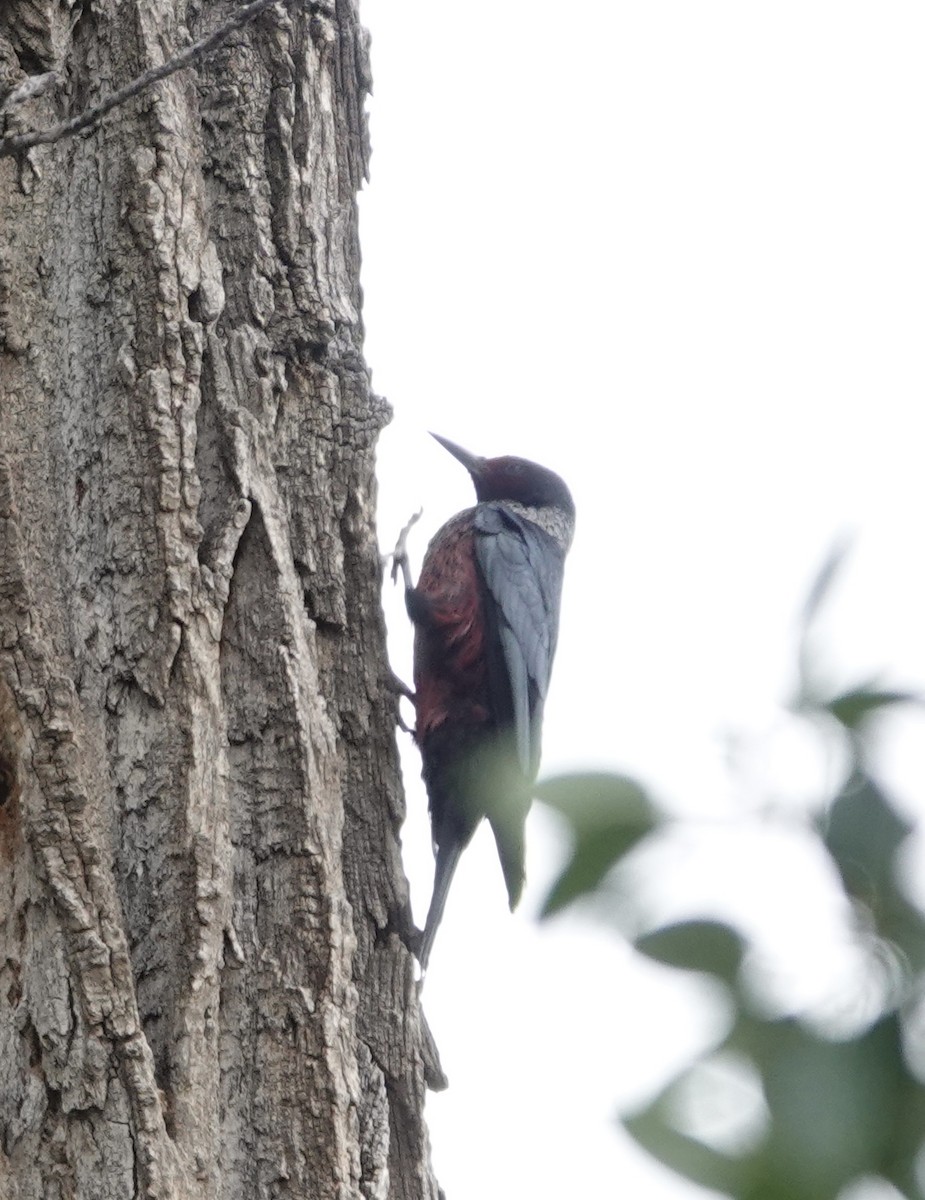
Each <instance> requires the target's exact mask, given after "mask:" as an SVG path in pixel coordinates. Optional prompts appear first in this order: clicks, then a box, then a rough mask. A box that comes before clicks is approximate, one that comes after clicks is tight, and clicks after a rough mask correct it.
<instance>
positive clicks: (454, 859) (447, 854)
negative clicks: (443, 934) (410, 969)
mask: <svg viewBox="0 0 925 1200" xmlns="http://www.w3.org/2000/svg"><path fill="white" fill-rule="evenodd" d="M462 851H463V848H462V846H461V845H460V844H459V843H458V842H457V841H456V840H455V839H453V840H452V841H449V840H448V843H447V844H445V845H443V846H441V847H440V848H439V849H438V850H437V866H436V870H435V871H434V894H433V895H432V896H431V899H430V908H429V909H428V910H427V921H426V922H425V924H424V933H423V936H422V937H421V946H420V949H419V951H418V960H419V962H420V964H421V970H422V971H426V970H427V960H428V959H429V958H430V951H431V947H432V946H433V944H434V936H435V935H436V932H437V927H438V926H439V924H440V920H441V918H442V917H443V909H444V907H445V906H446V898H447V894H448V893H449V890H450V884H451V883H452V882H453V876H454V875H455V873H456V866H457V864H458V862H459V857H460V855H461V854H462Z"/></svg>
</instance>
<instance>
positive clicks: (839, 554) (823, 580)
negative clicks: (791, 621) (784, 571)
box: [800, 535, 854, 635]
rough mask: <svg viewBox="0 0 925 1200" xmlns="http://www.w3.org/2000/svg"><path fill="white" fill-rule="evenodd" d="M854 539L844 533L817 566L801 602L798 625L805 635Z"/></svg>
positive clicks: (830, 588)
mask: <svg viewBox="0 0 925 1200" xmlns="http://www.w3.org/2000/svg"><path fill="white" fill-rule="evenodd" d="M853 540H854V539H853V538H852V537H851V536H849V535H844V536H842V537H841V538H839V539H838V541H836V542H835V543H834V544H833V545H832V547H831V549H830V550H829V552H828V554H827V555H826V558H825V561H824V562H823V564H822V566H821V567H820V568H819V572H818V574H817V575H816V578H815V579H814V580H813V582H812V584H811V586H810V589H809V593H808V594H807V597H806V600H805V601H804V603H803V611H802V613H801V614H800V626H801V630H802V632H803V634H804V635H805V634H806V632H807V631H808V629H809V627H810V625H811V624H812V623H813V621H814V620H815V619H816V617H817V615H818V613H819V609H820V608H821V607H822V605H823V603H824V602H825V600H826V598H827V597H828V594H829V592H830V591H831V590H832V585H833V584H834V582H835V580H836V578H837V576H838V573H839V571H840V570H841V569H842V567H843V565H844V563H845V559H846V558H847V557H848V551H849V550H850V549H851V543H852V541H853Z"/></svg>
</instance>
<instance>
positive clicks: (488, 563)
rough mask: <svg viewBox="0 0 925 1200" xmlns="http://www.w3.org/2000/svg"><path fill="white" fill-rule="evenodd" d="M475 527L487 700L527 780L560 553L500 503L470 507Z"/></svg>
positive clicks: (548, 659) (555, 619)
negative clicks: (510, 735) (507, 728)
mask: <svg viewBox="0 0 925 1200" xmlns="http://www.w3.org/2000/svg"><path fill="white" fill-rule="evenodd" d="M475 530H476V558H477V561H478V566H479V570H480V572H481V575H482V578H483V580H484V583H485V594H486V608H487V617H488V623H489V637H488V645H489V648H490V649H489V678H490V688H491V693H492V703H493V707H494V710H495V714H496V717H497V718H498V720H499V721H500V722H501V723H502V724H507V723H508V722H510V724H511V725H512V727H513V732H514V738H515V743H516V747H517V757H518V760H519V763H520V767H521V770H522V771H523V773H524V775H525V776H526V777H527V779H529V780H530V781H531V782H532V780H533V779H534V778H535V777H536V772H537V770H538V769H539V761H540V737H541V731H542V722H543V705H544V704H545V702H546V693H547V691H548V690H549V678H550V674H551V672H552V660H553V656H554V654H555V651H556V637H557V634H558V625H559V597H560V594H561V591H562V572H563V566H564V563H565V554H564V552H563V551H562V549H561V547H560V546H559V545H558V543H557V542H556V541H555V540H554V539H553V538H552V537H550V535H549V534H548V533H546V532H545V530H543V529H540V527H539V526H538V525H534V524H533V522H532V521H528V520H526V519H524V518H523V517H520V516H518V515H517V514H516V513H514V512H512V511H511V510H510V509H509V508H507V507H506V506H505V505H504V504H503V503H502V502H498V501H495V502H492V503H487V504H480V505H479V506H478V508H477V510H476V514H475Z"/></svg>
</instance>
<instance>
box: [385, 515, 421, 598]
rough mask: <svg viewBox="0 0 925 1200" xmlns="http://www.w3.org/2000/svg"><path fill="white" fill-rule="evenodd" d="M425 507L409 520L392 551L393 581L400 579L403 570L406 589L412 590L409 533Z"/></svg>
mask: <svg viewBox="0 0 925 1200" xmlns="http://www.w3.org/2000/svg"><path fill="white" fill-rule="evenodd" d="M423 511H424V510H423V508H419V509H418V511H417V512H416V513H414V514H413V516H412V517H411V518H410V519H409V520H408V521H407V523H406V524H405V526H404V528H403V529H402V531H401V533H400V534H399V535H398V541H397V542H396V543H395V549H394V550H393V551H392V555H391V558H392V582H393V583H395V581H396V580H397V579H398V572H399V571H401V573H402V579H403V580H404V584H405V590H406V591H409V592H410V591H411V588H412V583H411V568H410V566H409V565H408V534H409V533H410V532H411V530H412V528H413V527H414V526H415V525H416V524H417V522H418V521H419V520H420V519H421V514H422V513H423Z"/></svg>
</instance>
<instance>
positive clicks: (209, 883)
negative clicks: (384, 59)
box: [0, 0, 439, 1200]
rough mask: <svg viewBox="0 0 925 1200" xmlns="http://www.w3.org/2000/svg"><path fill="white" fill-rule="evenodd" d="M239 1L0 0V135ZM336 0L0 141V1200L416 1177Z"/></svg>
mask: <svg viewBox="0 0 925 1200" xmlns="http://www.w3.org/2000/svg"><path fill="white" fill-rule="evenodd" d="M234 8H235V5H234V4H231V3H229V2H220V3H209V4H202V3H199V2H197V0H189V3H187V2H186V0H92V2H91V0H4V7H3V8H2V9H0V96H2V93H3V92H4V91H6V90H7V89H8V88H9V87H12V86H15V85H16V84H18V83H20V82H21V81H22V80H23V79H24V78H25V77H26V76H27V75H38V74H40V73H43V72H47V71H56V72H58V73H59V76H60V78H59V80H58V83H57V86H56V87H52V88H51V89H50V90H47V91H46V92H45V93H44V94H43V95H41V96H39V97H37V98H33V99H29V100H27V101H26V102H25V103H22V104H20V105H17V106H16V107H15V109H14V110H13V111H12V113H11V115H10V116H9V117H8V128H7V132H10V129H11V128H12V129H13V130H14V131H15V130H17V129H20V130H21V129H28V128H35V127H44V126H49V125H53V124H55V123H56V122H58V121H60V120H62V119H63V118H65V117H67V116H70V115H72V114H74V113H77V112H79V111H81V110H82V109H86V108H87V107H88V106H89V105H92V104H94V103H96V102H97V101H98V100H99V99H100V98H101V97H102V96H104V95H106V94H107V93H110V92H112V91H113V90H114V89H116V88H119V87H121V86H123V85H124V84H126V83H127V82H128V81H130V80H131V79H132V78H133V77H136V76H138V75H139V74H140V73H141V72H143V71H145V70H146V69H148V68H150V67H152V66H156V65H157V64H159V63H161V62H163V61H164V60H165V59H166V58H168V57H169V56H170V55H171V54H173V53H174V51H175V50H176V49H177V48H179V47H182V46H183V45H185V44H187V42H188V41H189V40H190V39H191V38H193V39H195V38H198V37H200V36H202V35H203V34H204V33H207V32H209V30H211V29H212V28H214V27H216V26H218V25H219V24H220V23H221V22H222V21H223V20H225V19H226V18H227V17H228V16H229V14H230V13H232V12H233V11H234ZM368 83H369V80H368V66H367V55H366V44H365V35H364V32H363V30H362V29H361V28H360V26H359V24H358V19H357V13H356V8H355V0H320V2H318V3H312V4H300V3H292V4H290V5H287V6H284V5H283V4H276V5H273V6H271V7H269V8H267V9H266V10H265V11H264V12H263V13H262V14H261V15H259V16H257V17H256V19H255V20H254V21H253V22H251V23H250V24H247V25H245V26H243V27H242V28H240V29H237V30H236V31H235V32H233V33H232V34H231V35H230V37H229V38H228V39H227V40H226V41H225V42H224V43H223V44H222V45H221V46H220V47H219V48H218V49H216V50H215V51H214V52H213V53H211V54H210V55H209V56H207V57H206V58H204V59H203V60H201V61H200V62H198V63H197V64H196V65H195V66H193V67H192V68H187V69H185V70H182V71H179V72H178V73H176V74H174V75H172V76H171V77H170V78H168V79H166V80H165V81H164V82H161V83H158V84H156V85H155V86H154V87H152V88H150V89H148V90H146V91H145V92H143V93H142V94H141V95H139V96H138V97H137V98H135V99H132V100H130V101H129V102H128V103H127V104H125V105H123V106H121V107H119V108H116V109H115V110H114V111H113V112H112V113H111V114H110V115H109V116H108V117H107V118H106V119H105V120H104V121H103V122H102V124H100V125H98V126H97V127H96V128H95V129H94V130H93V131H92V132H91V133H89V134H88V135H84V136H81V137H69V138H64V139H62V140H59V141H56V142H55V143H54V144H51V145H47V146H38V147H36V148H35V149H33V150H31V151H29V152H28V154H20V155H18V156H11V157H6V158H2V159H0V1197H3V1200H7V1198H9V1200H33V1198H35V1200H48V1198H56V1197H75V1198H77V1200H84V1198H89V1197H93V1198H105V1200H109V1198H115V1197H183V1198H184V1200H185V1198H186V1197H196V1198H198V1197H203V1198H205V1197H209V1198H211V1197H235V1198H242V1200H244V1198H248V1200H249V1198H251V1197H269V1196H273V1197H309V1196H310V1197H312V1200H317V1198H320V1200H324V1198H327V1197H337V1198H338V1200H345V1198H347V1197H361V1196H362V1197H406V1198H408V1200H422V1198H425V1200H426V1198H430V1197H435V1196H436V1195H437V1188H436V1185H435V1183H434V1180H433V1177H432V1174H431V1170H430V1165H429V1159H428V1150H427V1138H426V1132H425V1129H424V1126H423V1121H422V1106H423V1098H424V1090H425V1083H426V1082H428V1081H430V1082H432V1083H433V1082H437V1081H438V1080H439V1067H438V1065H437V1063H436V1061H435V1057H434V1054H433V1051H432V1049H431V1047H430V1042H429V1038H428V1036H427V1031H426V1026H425V1025H424V1022H423V1018H422V1017H421V1013H420V1009H419V1005H418V996H417V987H416V984H415V982H414V968H413V959H412V957H411V954H410V953H409V950H408V941H409V934H410V930H411V923H410V915H409V907H408V896H407V890H406V884H405V880H404V876H403V873H402V869H401V862H400V855H399V842H398V830H399V826H400V824H401V820H402V816H403V799H402V792H401V784H400V777H399V772H398V760H397V754H396V748H395V740H394V733H393V730H394V714H395V700H394V697H393V696H392V695H391V694H390V693H389V691H388V688H387V685H386V663H385V656H384V638H383V625H382V617H381V611H380V607H379V582H380V568H379V562H378V554H377V547H376V543H375V539H374V531H373V516H374V514H373V506H374V498H375V485H374V479H373V446H374V441H375V438H376V435H377V433H378V431H379V429H380V427H381V426H382V424H383V423H384V422H385V420H386V419H387V411H386V407H385V405H384V403H383V402H382V401H380V400H378V399H377V398H376V397H375V396H373V395H372V394H371V393H370V389H369V378H368V373H367V370H366V367H365V365H364V362H363V358H362V349H361V347H362V324H361V320H360V289H359V282H358V275H359V249H358V243H357V217H356V192H357V190H358V188H359V186H360V184H361V181H362V179H363V177H364V174H365V171H366V156H367V142H366V127H365V118H364V114H363V100H364V94H365V92H366V90H367V88H368Z"/></svg>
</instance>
